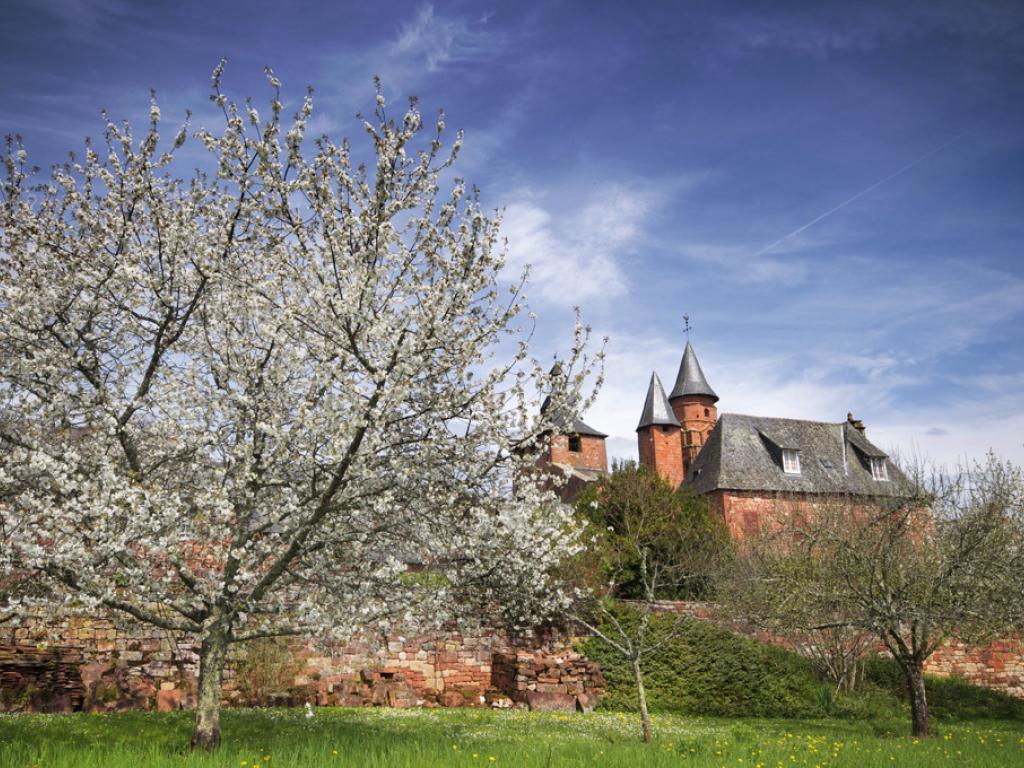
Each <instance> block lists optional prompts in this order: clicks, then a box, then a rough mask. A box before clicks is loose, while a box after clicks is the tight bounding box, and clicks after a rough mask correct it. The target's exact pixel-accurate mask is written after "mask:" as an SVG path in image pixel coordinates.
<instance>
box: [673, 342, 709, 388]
mask: <svg viewBox="0 0 1024 768" xmlns="http://www.w3.org/2000/svg"><path fill="white" fill-rule="evenodd" d="M684 395H707V396H708V397H713V398H715V400H718V395H716V394H715V390H713V389H712V388H711V385H710V384H708V380H707V379H705V378H704V371H702V370H701V369H700V363H698V362H697V353H696V352H694V351H693V345H691V344H690V342H686V351H685V352H683V359H682V361H681V362H680V363H679V375H678V376H676V385H675V386H674V387H673V388H672V394H671V395H669V397H670V398H672V399H674V398H677V397H683V396H684Z"/></svg>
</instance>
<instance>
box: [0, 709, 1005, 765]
mask: <svg viewBox="0 0 1024 768" xmlns="http://www.w3.org/2000/svg"><path fill="white" fill-rule="evenodd" d="M637 726H638V723H637V720H636V717H635V715H631V714H625V713H595V714H591V715H557V714H549V713H528V712H491V711H476V710H473V711H471V710H387V709H377V710H374V709H319V710H317V711H316V716H315V717H314V718H312V719H311V720H307V719H306V718H305V717H304V716H303V713H302V711H301V710H235V711H228V712H226V713H225V715H224V744H223V746H222V748H221V750H220V751H219V752H217V753H215V754H214V755H200V754H189V753H188V752H187V751H185V750H183V748H182V747H183V745H184V744H185V743H186V742H187V740H188V735H189V729H190V727H191V717H190V714H189V713H187V712H181V713H173V714H146V713H137V712H130V713H123V714H112V715H87V714H75V715H6V716H0V766H2V767H3V768H31V767H33V766H34V767H36V768H94V767H95V768H100V767H102V768H150V767H152V768H164V767H170V766H175V767H176V768H181V767H185V766H194V767H197V768H198V767H199V766H235V768H242V766H243V765H244V766H245V768H256V766H259V768H278V767H280V768H292V767H294V768H299V766H302V768H322V767H326V766H376V767H379V768H384V767H385V766H386V767H387V768H392V767H395V768H397V767H399V766H402V767H403V768H404V767H406V766H408V767H409V768H412V767H413V766H415V767H416V768H433V767H435V766H438V767H439V766H454V767H455V768H461V767H466V768H471V767H475V766H495V768H498V767H500V766H514V768H534V767H535V766H536V767H537V768H547V767H548V766H551V767H552V768H555V767H559V768H565V767H572V766H580V767H581V768H582V766H622V767H623V768H625V767H626V766H629V767H630V768H634V767H635V766H644V767H645V768H646V767H647V766H652V767H655V768H657V767H658V766H694V767H697V766H716V767H717V766H729V768H758V766H762V768H778V767H779V766H785V767H786V768H790V767H794V766H803V767H807V768H813V767H814V766H821V768H825V767H826V766H829V767H832V768H836V767H841V766H850V767H851V768H877V767H880V766H952V765H957V766H960V765H968V766H1020V765H1024V723H1022V722H1020V721H1007V720H1001V721H995V720H988V721H985V720H975V721H970V722H964V723H948V722H940V723H936V725H935V731H936V735H935V736H934V737H932V738H930V739H926V740H923V741H920V742H917V741H914V740H912V739H909V738H906V737H905V736H904V735H903V734H904V732H905V729H906V723H905V721H904V720H903V719H902V718H895V717H892V716H885V717H882V718H876V719H861V720H854V719H847V720H788V721H787V720H764V719H761V720H724V719H715V718H706V717H686V716H681V715H672V714H663V715H655V718H654V728H655V734H656V740H655V743H653V744H650V745H644V744H642V743H640V742H639V740H638V738H637ZM492 758H493V759H492Z"/></svg>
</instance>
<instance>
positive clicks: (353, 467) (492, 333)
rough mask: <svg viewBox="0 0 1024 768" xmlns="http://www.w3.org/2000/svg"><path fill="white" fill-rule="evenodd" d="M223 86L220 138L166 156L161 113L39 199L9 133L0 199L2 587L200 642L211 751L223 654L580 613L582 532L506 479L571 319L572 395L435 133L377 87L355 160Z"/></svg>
mask: <svg viewBox="0 0 1024 768" xmlns="http://www.w3.org/2000/svg"><path fill="white" fill-rule="evenodd" d="M222 72H223V64H222V65H221V66H219V67H218V68H217V69H216V70H215V72H214V76H213V87H212V89H213V92H212V95H211V99H212V101H213V103H214V106H215V108H216V110H217V112H219V114H216V113H215V115H216V118H215V119H216V120H219V122H220V127H219V128H217V130H212V129H207V128H201V129H199V130H198V131H196V132H194V133H193V134H192V135H191V136H190V127H189V125H188V121H187V120H186V122H185V124H184V125H182V126H181V127H180V128H179V129H178V130H177V131H176V132H175V133H174V134H173V136H172V137H171V139H170V141H167V140H166V138H165V137H163V136H161V127H162V118H161V114H160V109H159V107H158V106H157V103H156V100H155V97H154V99H153V102H152V104H151V108H150V121H149V125H148V127H147V128H146V129H145V130H144V131H143V132H142V135H141V137H136V136H135V135H134V134H133V133H132V129H131V127H130V126H129V125H128V124H127V123H118V122H115V121H114V120H111V119H108V120H107V121H106V125H105V133H104V138H103V140H102V141H101V142H99V143H98V144H93V143H91V142H87V143H86V146H85V149H84V151H83V152H82V153H81V154H80V155H78V156H75V157H72V158H71V159H70V160H69V161H68V162H67V163H66V164H65V165H63V166H59V167H56V168H55V169H53V171H52V175H51V177H50V178H49V179H46V180H43V181H42V182H41V183H37V179H36V178H35V176H34V174H35V173H36V172H35V170H34V169H33V168H31V167H30V166H29V164H28V157H27V153H26V151H25V150H24V148H23V147H22V146H21V143H20V140H19V141H16V140H13V139H11V140H9V141H8V143H7V151H6V154H5V157H4V167H5V169H6V175H5V177H4V178H3V180H2V182H0V499H2V504H0V508H2V509H3V513H2V514H3V519H2V520H0V532H2V534H3V535H4V537H5V540H4V541H3V542H0V544H2V548H0V579H3V578H4V577H3V574H5V573H25V572H29V573H31V574H32V575H33V577H34V578H35V579H37V580H39V581H40V582H44V583H45V584H46V585H47V586H48V587H51V588H53V589H54V590H56V591H58V592H59V593H60V595H59V597H58V599H57V600H53V601H48V602H47V603H46V604H47V608H48V609H49V610H56V609H57V608H58V607H60V608H77V609H83V610H87V611H97V610H104V609H114V610H119V611H123V612H125V613H127V614H129V615H131V616H132V617H134V618H135V619H137V620H140V621H143V622H146V623H148V624H152V625H155V626H158V627H162V628H164V629H167V630H170V631H178V632H188V633H192V634H195V635H197V636H198V637H199V638H200V640H201V650H200V682H199V707H198V708H197V713H198V721H197V730H196V734H195V740H196V742H197V744H200V745H203V746H209V745H213V744H215V743H216V740H217V730H216V716H217V712H218V708H219V701H220V695H219V690H220V682H221V675H222V670H223V665H224V661H225V659H226V655H227V647H228V646H229V645H230V644H231V643H233V642H244V641H245V640H248V639H254V638H257V637H261V636H266V635H273V634H288V633H309V634H312V635H314V636H316V635H319V634H322V633H324V632H333V633H335V634H339V635H346V634H349V633H351V632H352V631H353V630H354V629H355V628H358V627H362V626H365V625H366V624H367V623H370V622H374V621H389V622H393V621H401V622H403V623H405V624H406V625H413V624H415V623H416V622H421V623H423V622H438V621H444V620H445V619H446V618H449V617H451V616H452V615H453V614H454V613H456V612H457V611H460V610H470V611H472V612H473V614H474V615H479V614H480V613H481V612H483V611H488V612H491V613H493V614H500V615H499V616H498V618H500V619H503V620H507V621H510V622H517V621H518V622H522V621H524V620H526V619H528V618H530V617H531V616H533V615H535V614H538V613H539V614H544V613H550V612H553V611H556V610H558V609H560V608H563V607H564V604H565V603H564V600H563V599H562V596H561V595H560V593H559V592H558V591H557V589H554V588H553V585H552V584H551V583H550V580H549V579H548V572H549V570H550V569H551V568H552V567H553V566H554V565H555V564H557V563H559V562H560V561H561V560H562V559H564V558H565V557H566V556H567V555H569V554H572V553H573V552H574V551H575V550H576V548H577V540H576V537H575V534H574V528H573V525H572V520H571V515H570V514H569V512H567V511H564V510H563V509H562V508H561V506H560V505H559V504H558V503H557V499H556V497H555V496H554V494H553V493H551V492H550V491H549V490H545V489H544V488H542V487H541V486H540V485H539V484H533V483H522V482H519V483H517V482H515V480H516V478H517V477H518V476H519V475H520V474H521V473H522V472H523V471H525V470H526V469H527V468H529V467H531V466H532V464H533V462H534V459H535V458H536V452H537V449H536V448H535V449H531V450H524V449H523V446H524V445H525V446H537V445H539V441H538V438H539V436H540V435H542V434H544V433H545V432H546V431H548V430H549V429H551V427H552V425H551V424H550V423H549V421H548V420H547V419H546V417H544V416H543V415H540V416H538V415H537V410H538V409H537V397H536V393H537V392H538V391H540V392H544V391H549V390H552V389H553V388H554V389H555V390H556V391H553V392H552V393H551V394H552V396H553V397H554V398H556V400H559V401H564V402H565V403H567V404H570V405H575V404H578V401H579V400H580V398H581V397H582V395H581V393H580V388H581V386H582V382H583V380H584V378H585V377H586V376H587V374H588V372H589V370H590V367H591V361H588V360H587V359H586V357H585V354H584V346H585V343H586V339H587V336H588V333H589V332H588V330H587V329H585V328H584V327H583V326H582V325H580V324H579V323H577V327H576V335H575V338H574V341H573V346H572V349H571V350H570V351H569V354H568V355H567V356H566V359H564V360H563V375H562V376H561V377H560V379H559V380H558V381H557V382H552V381H551V380H550V377H549V376H548V375H547V374H546V373H544V371H543V369H542V368H541V367H540V365H539V363H537V362H536V361H531V359H530V358H529V355H528V349H527V343H526V341H527V339H526V336H525V335H524V333H523V332H522V329H521V328H520V327H519V326H517V323H518V322H519V321H518V319H517V318H518V317H520V314H521V312H522V311H523V309H524V305H523V301H522V296H521V293H520V287H521V284H522V283H521V281H519V280H518V278H517V279H516V281H514V282H513V285H512V286H511V287H510V288H508V287H506V284H505V283H504V282H503V276H502V272H501V269H502V266H503V264H504V255H503V253H502V250H501V246H500V241H499V237H498V228H499V221H498V220H497V219H496V218H490V217H488V216H487V215H485V213H484V211H483V210H482V207H481V205H480V202H479V200H478V199H477V196H476V193H475V192H473V191H471V188H468V187H467V185H466V184H465V183H464V182H463V181H462V180H458V179H454V180H453V181H452V182H451V184H450V185H448V188H447V190H444V191H443V190H442V187H443V186H444V185H447V184H448V182H447V181H446V180H448V179H451V178H452V176H451V168H452V165H453V163H454V162H455V160H456V157H457V154H458V150H459V147H460V145H461V136H457V137H456V138H455V140H454V142H453V143H452V145H451V149H450V150H449V151H442V147H443V141H442V140H443V138H444V136H445V124H444V118H443V115H442V116H439V117H438V119H437V121H436V122H434V123H433V124H430V125H428V124H427V121H425V120H424V118H423V116H422V115H421V113H420V111H419V109H418V107H417V104H416V102H415V100H412V101H410V104H409V106H408V108H407V109H406V110H405V111H404V112H403V113H401V114H399V115H398V116H397V118H396V117H394V116H392V115H391V113H390V112H389V110H388V107H387V104H386V103H385V100H384V97H383V95H382V94H381V91H380V88H379V87H378V90H377V97H376V107H375V109H374V112H373V115H372V117H371V118H370V119H367V120H364V121H363V129H364V130H365V133H366V135H367V137H368V143H369V145H370V147H371V152H372V155H371V157H372V162H370V163H369V164H368V165H360V164H358V163H357V162H355V161H353V153H352V149H351V147H350V145H349V143H348V141H347V140H346V141H342V142H340V143H337V142H334V141H331V140H330V139H329V138H328V137H325V136H324V137H320V138H318V139H317V140H316V141H315V142H314V143H312V145H311V143H310V142H309V141H307V140H306V138H305V132H306V129H307V127H308V125H309V121H310V119H311V118H312V115H313V99H312V94H311V91H310V92H309V93H307V95H306V98H305V99H304V100H303V101H302V104H301V106H300V107H299V109H298V112H297V113H296V114H295V116H294V118H293V119H291V120H288V119H285V118H282V111H283V106H282V102H281V98H282V97H281V93H280V82H279V81H278V80H277V78H276V77H275V76H274V75H273V73H271V72H270V71H269V70H268V71H267V76H268V80H269V83H270V99H269V107H268V109H267V110H266V111H265V112H264V113H263V114H262V115H261V114H260V112H259V111H258V110H257V108H256V106H255V105H254V104H253V103H251V102H249V101H246V102H245V103H243V104H236V103H235V102H232V101H231V100H229V99H228V97H227V96H226V95H225V94H224V93H223V92H222V89H221V76H222ZM189 142H192V143H194V144H195V145H197V146H196V149H197V150H198V151H199V152H200V153H202V152H205V153H206V155H207V158H206V161H205V162H204V163H203V167H206V168H209V171H205V170H201V169H200V170H196V169H194V168H190V167H188V166H184V167H183V166H182V163H183V162H188V161H187V160H186V159H184V158H185V156H183V155H182V154H181V152H180V150H181V147H182V146H183V145H185V144H187V143H189ZM503 350H507V353H506V354H505V359H504V360H502V359H501V358H499V357H498V353H499V352H502V351H503ZM408 563H415V564H416V565H417V567H419V568H421V569H423V570H429V571H432V572H435V573H438V574H441V575H443V580H438V581H434V582H427V581H422V580H419V581H418V580H405V579H403V578H402V574H403V573H404V571H405V570H406V568H407V564H408ZM22 597H23V598H24V601H27V600H28V598H29V597H31V596H30V595H23V596H22ZM10 607H11V608H12V609H13V608H16V607H17V606H16V605H11V606H10Z"/></svg>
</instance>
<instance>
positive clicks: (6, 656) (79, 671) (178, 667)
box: [0, 602, 1024, 712]
mask: <svg viewBox="0 0 1024 768" xmlns="http://www.w3.org/2000/svg"><path fill="white" fill-rule="evenodd" d="M659 608H660V609H661V610H664V611H671V612H675V613H683V614H686V615H688V616H691V617H694V618H697V619H701V620H706V621H713V622H716V623H719V624H722V625H723V626H726V627H727V628H729V629H731V630H733V631H737V632H740V633H742V634H746V635H747V636H749V637H752V638H755V639H757V640H760V641H762V642H770V643H775V644H779V645H783V646H787V647H792V643H790V642H788V641H787V640H786V639H785V638H780V637H776V636H772V635H770V634H769V633H767V632H764V631H763V630H759V629H757V628H751V627H742V626H739V625H736V624H734V623H731V622H725V621H723V620H721V619H720V618H718V617H717V616H716V612H715V610H714V606H711V605H708V604H705V603H695V602H663V603H659ZM256 648H257V646H251V647H250V650H249V651H248V652H247V651H246V650H244V648H241V647H239V648H236V649H235V651H234V653H233V655H232V658H231V660H230V662H229V665H228V669H227V671H226V674H225V680H224V703H225V704H227V705H229V706H247V705H296V704H302V703H305V702H307V701H308V702H311V703H315V704H317V705H319V706H328V705H343V706H393V707H409V706H426V707H431V706H446V707H462V706H470V707H479V706H492V707H509V706H529V707H530V708H533V709H559V710H564V711H575V710H583V711H586V710H588V709H590V708H592V707H593V706H594V705H595V704H596V703H597V701H598V699H599V698H600V696H601V695H602V694H603V693H604V688H605V683H604V680H603V678H602V677H601V672H600V669H598V668H597V666H596V665H595V664H593V663H592V662H590V661H588V660H586V659H584V658H582V657H580V656H579V654H577V653H575V652H574V651H573V650H572V643H571V642H570V639H569V638H566V637H561V636H556V635H549V636H547V637H544V638H533V639H532V640H531V641H529V642H528V641H525V640H523V639H519V640H517V641H515V642H513V641H512V640H511V639H510V638H509V637H508V636H507V635H504V634H503V633H501V632H495V631H488V630H478V631H476V632H468V633H462V632H459V631H457V630H454V629H452V630H448V631H445V632H439V633H436V634H432V635H428V636H420V637H403V636H397V635H393V636H390V637H377V636H372V635H368V636H365V637H362V638H357V639H355V640H353V641H351V642H349V643H347V644H345V645H341V646H334V647H331V646H326V645H324V644H320V643H314V642H311V641H293V642H288V643H280V644H277V645H274V646H271V647H270V648H269V650H270V651H271V652H270V653H269V654H268V655H267V656H266V658H262V661H261V660H260V658H259V657H260V654H259V652H257V651H256V650H255V649H256ZM275 654H276V656H275ZM257 662H259V663H257ZM925 669H926V671H927V672H929V673H931V674H935V675H956V676H959V677H962V678H964V679H966V680H968V681H970V682H972V683H975V684H977V685H983V686H987V687H989V688H994V689H996V690H1000V691H1004V692H1006V693H1008V694H1011V695H1013V696H1019V697H1022V698H1024V642H1022V641H1021V640H1020V639H1014V640H1006V641H1001V642H996V643H991V644H989V645H987V646H985V647H982V648H970V647H966V646H964V645H963V644H962V643H960V642H957V641H953V642H950V643H947V644H946V645H945V646H943V647H942V648H940V649H939V650H938V651H937V652H936V653H935V654H934V655H933V656H932V658H931V659H930V660H929V661H928V664H927V665H926V667H925ZM197 672H198V657H197V655H196V652H195V644H194V642H193V640H192V639H191V638H188V637H182V636H178V635H174V634H173V633H169V632H166V631H164V630H159V629H153V628H147V627H140V626H138V625H134V624H124V623H119V622H114V621H112V620H110V619H104V618H91V619H90V618H78V619H71V620H68V621H65V622H59V623H55V622H45V621H41V620H40V621H35V622H32V623H30V624H25V625H22V626H19V627H16V628H15V629H14V630H13V631H11V632H10V633H9V635H8V636H7V637H3V636H0V711H36V712H69V711H79V710H84V711H113V710H121V709H156V710H161V711H167V710H173V709H187V708H190V707H192V706H194V703H195V689H196V679H197Z"/></svg>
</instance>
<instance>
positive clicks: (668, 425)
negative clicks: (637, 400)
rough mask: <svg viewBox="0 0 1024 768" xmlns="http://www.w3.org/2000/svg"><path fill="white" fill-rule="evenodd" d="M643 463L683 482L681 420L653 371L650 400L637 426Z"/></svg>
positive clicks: (663, 475)
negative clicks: (677, 417) (674, 411)
mask: <svg viewBox="0 0 1024 768" xmlns="http://www.w3.org/2000/svg"><path fill="white" fill-rule="evenodd" d="M636 439H637V445H638V447H639V449H640V463H641V464H643V465H644V466H645V467H649V468H650V469H652V470H654V471H655V472H657V473H658V474H659V475H661V476H662V477H664V478H665V479H666V480H668V482H670V483H671V484H672V487H673V488H676V487H678V486H679V484H680V483H682V482H683V477H684V476H685V474H686V473H685V471H684V470H683V456H682V442H681V441H680V438H679V420H678V419H676V416H675V414H674V413H673V412H672V406H671V405H669V403H668V399H667V398H666V397H665V389H664V388H663V387H662V386H661V379H659V378H658V374H657V373H652V374H651V383H650V385H649V386H648V387H647V399H646V400H645V401H644V411H643V413H642V414H641V415H640V423H639V424H638V425H637V427H636Z"/></svg>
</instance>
